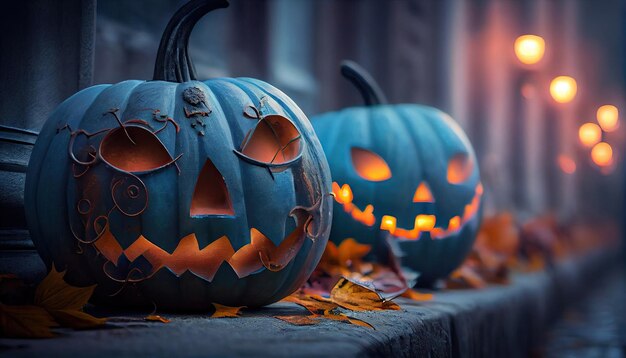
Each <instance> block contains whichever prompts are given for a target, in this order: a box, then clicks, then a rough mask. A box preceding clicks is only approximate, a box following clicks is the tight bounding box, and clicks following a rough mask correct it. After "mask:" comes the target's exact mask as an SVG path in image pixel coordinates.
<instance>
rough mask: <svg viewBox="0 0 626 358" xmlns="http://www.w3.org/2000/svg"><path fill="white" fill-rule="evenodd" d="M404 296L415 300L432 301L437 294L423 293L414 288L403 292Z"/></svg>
mask: <svg viewBox="0 0 626 358" xmlns="http://www.w3.org/2000/svg"><path fill="white" fill-rule="evenodd" d="M402 297H406V298H410V299H412V300H414V301H431V300H432V299H433V298H434V297H435V295H433V294H432V293H421V292H417V291H415V290H412V289H408V290H406V291H404V293H402Z"/></svg>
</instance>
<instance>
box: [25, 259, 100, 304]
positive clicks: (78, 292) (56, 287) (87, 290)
mask: <svg viewBox="0 0 626 358" xmlns="http://www.w3.org/2000/svg"><path fill="white" fill-rule="evenodd" d="M63 276H65V271H63V272H59V271H57V270H56V268H55V267H54V265H53V266H52V269H51V270H50V273H48V276H46V278H44V279H43V281H41V283H40V284H39V286H37V289H36V290H35V300H34V303H35V305H37V306H41V307H43V308H45V309H47V310H76V311H79V310H82V309H83V306H85V305H86V304H87V301H89V298H90V297H91V294H92V293H93V290H94V289H95V288H96V286H95V285H94V286H88V287H74V286H70V285H68V284H67V283H66V282H65V281H64V280H63Z"/></svg>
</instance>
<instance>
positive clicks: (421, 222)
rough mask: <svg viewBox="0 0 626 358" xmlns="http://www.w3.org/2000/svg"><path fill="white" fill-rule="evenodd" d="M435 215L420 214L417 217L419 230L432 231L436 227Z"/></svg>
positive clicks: (416, 222)
mask: <svg viewBox="0 0 626 358" xmlns="http://www.w3.org/2000/svg"><path fill="white" fill-rule="evenodd" d="M436 220H437V218H436V217H435V215H418V216H416V217H415V227H416V228H417V229H418V230H419V231H430V230H432V229H433V228H434V227H435V222H436Z"/></svg>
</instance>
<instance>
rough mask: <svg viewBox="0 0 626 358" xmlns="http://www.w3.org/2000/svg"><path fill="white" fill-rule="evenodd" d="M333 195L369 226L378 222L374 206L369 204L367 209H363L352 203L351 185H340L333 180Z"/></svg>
mask: <svg viewBox="0 0 626 358" xmlns="http://www.w3.org/2000/svg"><path fill="white" fill-rule="evenodd" d="M333 196H334V197H335V201H336V202H338V203H339V204H341V205H343V210H344V211H345V212H346V213H348V214H350V216H352V218H353V219H354V220H356V221H358V222H360V223H361V224H364V225H367V226H373V225H374V224H375V223H376V217H375V216H374V206H372V205H367V206H366V207H365V209H363V210H361V209H359V208H358V207H357V206H356V205H354V204H352V199H353V198H354V196H353V194H352V189H351V188H350V185H348V184H344V185H342V186H341V187H340V186H339V184H337V182H333Z"/></svg>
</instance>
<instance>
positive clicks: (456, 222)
mask: <svg viewBox="0 0 626 358" xmlns="http://www.w3.org/2000/svg"><path fill="white" fill-rule="evenodd" d="M460 227H461V217H459V216H458V215H457V216H455V217H453V218H452V219H450V221H449V222H448V231H455V230H457V229H458V228H460Z"/></svg>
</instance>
